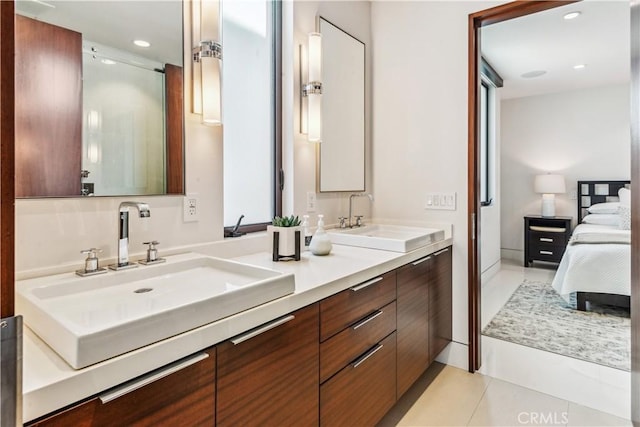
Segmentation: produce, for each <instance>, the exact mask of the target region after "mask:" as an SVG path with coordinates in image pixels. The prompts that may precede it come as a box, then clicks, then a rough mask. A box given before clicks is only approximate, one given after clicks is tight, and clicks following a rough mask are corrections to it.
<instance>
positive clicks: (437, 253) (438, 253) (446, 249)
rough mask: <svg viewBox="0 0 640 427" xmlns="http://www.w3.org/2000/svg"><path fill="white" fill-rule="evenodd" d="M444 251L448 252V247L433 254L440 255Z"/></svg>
mask: <svg viewBox="0 0 640 427" xmlns="http://www.w3.org/2000/svg"><path fill="white" fill-rule="evenodd" d="M445 252H449V248H444V249H442V250H441V251H438V252H436V253H435V254H434V255H435V256H438V255H442V254H443V253H445Z"/></svg>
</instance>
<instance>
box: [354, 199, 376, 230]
mask: <svg viewBox="0 0 640 427" xmlns="http://www.w3.org/2000/svg"><path fill="white" fill-rule="evenodd" d="M365 196H366V197H368V198H369V200H371V201H372V202H373V196H372V195H371V193H353V194H352V195H350V196H349V228H353V227H354V225H353V224H352V222H351V219H352V216H351V208H352V206H353V198H354V197H365ZM361 225H362V216H361V215H360V218H359V219H358V221H357V222H356V224H355V226H356V227H360V226H361Z"/></svg>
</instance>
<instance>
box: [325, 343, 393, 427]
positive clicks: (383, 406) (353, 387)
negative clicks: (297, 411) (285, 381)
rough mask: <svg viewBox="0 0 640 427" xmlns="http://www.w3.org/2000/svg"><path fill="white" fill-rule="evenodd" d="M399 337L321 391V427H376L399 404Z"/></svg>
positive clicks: (365, 356) (352, 365)
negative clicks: (397, 371)
mask: <svg viewBox="0 0 640 427" xmlns="http://www.w3.org/2000/svg"><path fill="white" fill-rule="evenodd" d="M395 368H396V333H395V332H394V333H392V334H391V335H389V336H388V337H386V338H385V339H384V340H382V341H381V342H380V343H379V344H377V345H375V346H373V347H372V348H371V349H369V350H368V351H367V352H365V353H364V354H362V355H361V356H360V357H359V358H357V359H356V360H354V361H353V362H352V363H350V364H349V365H347V366H346V367H345V368H343V369H342V370H341V371H340V372H338V373H337V374H336V375H335V376H333V377H332V378H331V379H330V380H329V381H327V382H325V383H324V384H322V386H321V388H320V425H321V426H324V427H333V426H336V427H341V426H373V425H375V424H376V423H377V422H378V421H380V419H381V418H382V417H383V416H384V414H386V413H387V411H389V409H391V407H393V405H394V404H395V402H396V374H395V373H396V369H395Z"/></svg>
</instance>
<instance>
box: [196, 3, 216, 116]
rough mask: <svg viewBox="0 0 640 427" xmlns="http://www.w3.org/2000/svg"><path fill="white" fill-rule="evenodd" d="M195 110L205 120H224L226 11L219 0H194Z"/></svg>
mask: <svg viewBox="0 0 640 427" xmlns="http://www.w3.org/2000/svg"><path fill="white" fill-rule="evenodd" d="M191 42H192V45H193V46H194V47H193V68H192V70H193V73H192V79H191V82H192V89H193V90H192V99H193V105H192V110H193V113H194V114H202V123H204V124H206V125H210V126H219V125H221V124H222V13H221V5H220V1H218V0H192V2H191Z"/></svg>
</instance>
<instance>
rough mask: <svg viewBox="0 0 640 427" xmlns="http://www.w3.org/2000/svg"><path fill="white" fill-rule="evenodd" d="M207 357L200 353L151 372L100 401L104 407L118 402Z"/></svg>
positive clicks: (102, 395)
mask: <svg viewBox="0 0 640 427" xmlns="http://www.w3.org/2000/svg"><path fill="white" fill-rule="evenodd" d="M207 357H209V355H208V354H207V353H199V354H196V355H194V356H191V357H189V358H187V359H183V360H181V361H178V362H174V363H172V364H170V365H169V366H167V367H166V368H164V369H162V370H160V371H156V372H151V373H149V374H147V375H145V376H144V377H142V378H140V379H138V380H136V381H131V382H128V383H125V384H123V385H121V386H119V387H117V388H115V389H113V390H111V391H108V392H106V393H103V394H101V395H100V401H101V402H102V404H103V405H104V404H106V403H109V402H111V401H112V400H116V399H117V398H119V397H122V396H124V395H125V394H128V393H131V392H132V391H136V390H137V389H139V388H141V387H144V386H146V385H149V384H151V383H152V382H155V381H158V380H160V379H162V378H164V377H166V376H168V375H171V374H173V373H176V372H178V371H180V370H182V369H184V368H186V367H188V366H191V365H193V364H196V363H198V362H200V361H201V360H204V359H206V358H207Z"/></svg>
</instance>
